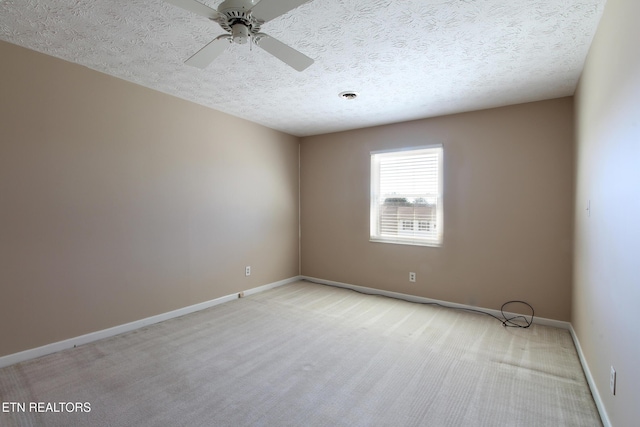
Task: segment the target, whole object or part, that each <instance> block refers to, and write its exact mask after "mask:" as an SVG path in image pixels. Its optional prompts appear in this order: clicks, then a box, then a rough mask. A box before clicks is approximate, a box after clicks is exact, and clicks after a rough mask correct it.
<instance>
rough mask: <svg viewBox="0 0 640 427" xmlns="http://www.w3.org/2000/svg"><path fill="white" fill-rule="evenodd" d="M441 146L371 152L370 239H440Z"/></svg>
mask: <svg viewBox="0 0 640 427" xmlns="http://www.w3.org/2000/svg"><path fill="white" fill-rule="evenodd" d="M442 229H443V227H442V146H441V145H437V146H429V147H421V148H412V149H404V150H398V151H383V152H372V153H371V233H370V240H371V241H372V242H387V243H399V244H408V245H423V246H439V245H440V244H441V243H442Z"/></svg>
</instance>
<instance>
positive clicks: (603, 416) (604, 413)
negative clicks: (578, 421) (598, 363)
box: [569, 325, 611, 427]
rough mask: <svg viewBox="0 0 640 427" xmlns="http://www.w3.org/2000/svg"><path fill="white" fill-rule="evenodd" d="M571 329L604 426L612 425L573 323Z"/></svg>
mask: <svg viewBox="0 0 640 427" xmlns="http://www.w3.org/2000/svg"><path fill="white" fill-rule="evenodd" d="M569 331H570V332H571V338H573V344H574V345H575V346H576V351H577V352H578V358H580V364H581V365H582V370H583V371H584V376H585V377H586V378H587V383H588V384H589V389H591V395H592V396H593V400H594V401H595V402H596V407H597V408H598V412H599V413H600V419H601V420H602V424H603V425H604V427H611V421H610V420H609V415H608V414H607V410H606V409H605V407H604V402H603V401H602V397H601V396H600V392H599V391H598V387H597V386H596V382H595V381H594V379H593V375H591V370H590V369H589V365H588V364H587V359H586V358H585V357H584V353H583V352H582V347H581V346H580V341H578V335H577V334H576V331H575V330H574V329H573V325H571V327H570V329H569Z"/></svg>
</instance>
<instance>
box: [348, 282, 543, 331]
mask: <svg viewBox="0 0 640 427" xmlns="http://www.w3.org/2000/svg"><path fill="white" fill-rule="evenodd" d="M342 289H348V290H350V291H353V292H357V293H359V294H363V295H376V296H383V297H387V298H392V297H388V296H386V295H380V294H374V293H368V292H362V291H358V290H356V289H353V288H342ZM403 301H408V300H403ZM408 302H415V303H417V304H424V305H435V306H438V307H443V308H450V309H453V310H462V311H469V312H472V313H480V314H484V315H486V316H491V317H493V318H494V319H496V320H497V321H499V322H500V323H502V326H504V327H505V328H522V329H526V328H528V327H529V326H531V325H532V324H533V317H534V315H535V312H534V310H533V307H532V306H531V304H529V303H528V302H525V301H520V300H512V301H507V302H505V303H504V304H502V307H500V313H501V314H502V319H501V318H499V317H498V316H495V315H493V314H491V313H487V312H486V311H482V310H476V309H474V308H464V307H452V306H449V305H444V304H440V303H438V302H423V301H408ZM516 303H517V304H524V305H526V306H527V307H529V308H530V309H531V315H530V317H529V318H528V319H527V316H524V315H517V316H513V317H507V315H506V314H505V313H504V308H505V307H506V306H507V305H509V304H516ZM516 321H520V322H524V323H517V322H516Z"/></svg>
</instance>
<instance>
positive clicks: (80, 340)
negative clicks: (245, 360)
mask: <svg viewBox="0 0 640 427" xmlns="http://www.w3.org/2000/svg"><path fill="white" fill-rule="evenodd" d="M301 278H302V277H300V276H295V277H291V278H289V279H285V280H281V281H279V282H274V283H269V284H267V285H263V286H258V287H256V288H252V289H248V290H246V291H243V293H244V296H248V295H251V294H255V293H258V292H263V291H266V290H269V289H273V288H276V287H278V286H282V285H286V284H288V283H292V282H295V281H298V280H301ZM238 297H239V293H235V294H231V295H226V296H223V297H220V298H216V299H212V300H210V301H205V302H201V303H199V304H194V305H190V306H188V307H183V308H179V309H177V310H173V311H169V312H167V313H162V314H158V315H156V316H151V317H147V318H144V319H140V320H136V321H134V322H130V323H125V324H123V325H118V326H114V327H113V328H108V329H103V330H100V331H96V332H91V333H88V334H85V335H80V336H78V337H74V338H69V339H67V340H64V341H58V342H54V343H51V344H46V345H43V346H42V347H37V348H32V349H29V350H25V351H21V352H19V353H13V354H9V355H7V356H2V357H0V368H4V367H5V366H9V365H13V364H15V363H20V362H24V361H26V360H31V359H35V358H37V357H41V356H46V355H47V354H51V353H56V352H58V351H62V350H66V349H69V348H73V347H77V346H79V345H83V344H88V343H90V342H93V341H98V340H101V339H104V338H109V337H113V336H115V335H119V334H123V333H125V332H130V331H133V330H135V329H139V328H142V327H145V326H148V325H152V324H154V323H159V322H163V321H165V320H169V319H173V318H175V317H180V316H184V315H185V314H190V313H194V312H196V311H200V310H204V309H207V308H210V307H213V306H216V305H218V304H224V303H225V302H229V301H233V300H235V299H238Z"/></svg>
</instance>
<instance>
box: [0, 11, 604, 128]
mask: <svg viewBox="0 0 640 427" xmlns="http://www.w3.org/2000/svg"><path fill="white" fill-rule="evenodd" d="M262 1H275V0H262ZM605 1H606V0H314V1H311V2H308V3H306V4H303V5H302V6H300V7H298V8H297V9H294V10H293V11H291V12H289V13H287V14H285V15H283V16H281V17H279V18H276V19H274V20H272V21H270V22H268V23H266V24H264V25H263V26H262V30H263V31H264V32H265V33H268V34H270V35H272V36H274V37H276V38H278V39H280V40H281V41H283V42H285V43H287V44H289V45H290V46H292V47H294V48H296V49H297V50H299V51H301V52H303V53H304V54H306V55H307V56H310V57H311V58H313V59H314V60H315V63H314V64H313V65H312V66H311V67H309V68H308V69H307V70H305V71H303V72H297V71H295V70H293V69H291V68H289V67H288V66H287V65H285V64H284V63H282V62H280V61H279V60H278V59H276V58H275V57H272V56H270V55H269V54H267V53H266V52H265V51H263V50H262V49H259V48H256V47H255V46H254V47H253V49H250V47H249V45H229V47H228V48H227V50H226V51H225V52H224V53H223V54H222V55H221V56H220V57H218V58H217V59H216V60H215V61H214V62H213V63H212V64H211V65H210V66H209V67H208V68H206V69H204V70H200V69H197V68H193V67H190V66H187V65H185V64H184V63H183V62H184V61H185V60H186V59H187V58H189V57H190V56H191V55H192V54H193V53H195V52H196V51H198V50H199V49H200V48H201V47H203V46H204V45H205V44H206V43H208V42H209V41H211V40H212V39H213V38H214V37H216V36H217V35H219V34H223V33H224V31H223V30H222V29H221V28H220V27H219V26H218V24H216V23H214V22H212V21H209V20H208V19H206V18H203V17H201V16H198V15H195V14H192V13H189V12H187V11H185V10H183V9H180V8H178V7H176V6H173V5H171V4H167V3H165V2H163V1H162V0H132V1H130V0H0V39H1V40H4V41H7V42H10V43H13V44H17V45H20V46H24V47H26V48H29V49H33V50H36V51H38V52H42V53H45V54H48V55H52V56H55V57H58V58H62V59H64V60H67V61H71V62H74V63H78V64H81V65H84V66H86V67H89V68H91V69H94V70H97V71H100V72H103V73H107V74H110V75H112V76H116V77H119V78H122V79H125V80H128V81H131V82H134V83H138V84H140V85H143V86H146V87H149V88H153V89H156V90H159V91H162V92H165V93H168V94H171V95H175V96H178V97H180V98H184V99H187V100H190V101H193V102H197V103H199V104H202V105H206V106H208V107H211V108H214V109H216V110H220V111H224V112H226V113H229V114H232V115H235V116H238V117H242V118H245V119H247V120H250V121H253V122H256V123H260V124H262V125H265V126H268V127H271V128H273V129H277V130H281V131H284V132H287V133H290V134H293V135H298V136H306V135H314V134H320V133H328V132H334V131H340V130H346V129H354V128H361V127H367V126H373V125H378V124H386V123H393V122H399V121H405V120H412V119H418V118H424V117H432V116H438V115H443V114H449V113H456V112H463V111H470V110H477V109H483V108H490V107H496V106H502V105H509V104H516V103H522V102H529V101H537V100H542V99H550V98H556V97H561V96H567V95H572V94H573V93H574V91H575V88H576V84H577V81H578V78H579V77H580V73H581V71H582V67H583V65H584V61H585V57H586V54H587V51H588V49H589V46H590V44H591V41H592V39H593V36H594V34H595V31H596V27H597V25H598V22H599V20H600V17H601V15H602V11H603V9H604V4H605ZM202 2H203V3H205V4H207V5H209V6H211V7H213V8H217V6H218V5H219V4H220V3H221V0H203V1H202ZM346 90H351V91H356V92H359V94H360V96H359V97H358V98H357V99H356V100H349V101H348V100H344V99H341V98H340V97H339V96H338V93H340V92H342V91H346Z"/></svg>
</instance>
